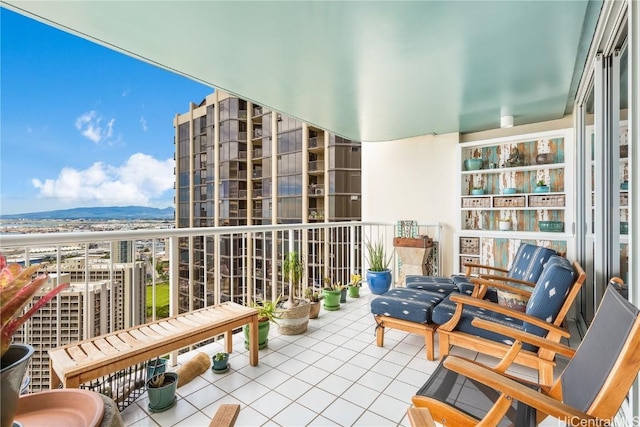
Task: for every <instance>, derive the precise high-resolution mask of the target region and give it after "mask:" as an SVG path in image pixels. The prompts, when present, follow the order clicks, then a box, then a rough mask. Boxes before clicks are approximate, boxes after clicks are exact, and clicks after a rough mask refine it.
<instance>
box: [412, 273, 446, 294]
mask: <svg viewBox="0 0 640 427" xmlns="http://www.w3.org/2000/svg"><path fill="white" fill-rule="evenodd" d="M405 284H406V286H407V288H409V289H420V290H423V291H430V292H436V293H439V294H441V295H442V297H443V298H444V297H445V296H447V295H449V294H450V293H451V292H454V291H457V290H458V287H457V286H456V285H455V284H454V283H453V282H452V281H451V279H449V278H447V277H438V276H420V275H408V276H407V277H405Z"/></svg>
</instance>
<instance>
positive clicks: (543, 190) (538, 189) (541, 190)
mask: <svg viewBox="0 0 640 427" xmlns="http://www.w3.org/2000/svg"><path fill="white" fill-rule="evenodd" d="M533 192H534V193H548V192H549V186H548V185H541V186H538V187H536V188H534V189H533Z"/></svg>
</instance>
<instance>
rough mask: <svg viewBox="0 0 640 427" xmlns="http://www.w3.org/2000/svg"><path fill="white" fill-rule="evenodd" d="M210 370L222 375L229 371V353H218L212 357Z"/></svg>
mask: <svg viewBox="0 0 640 427" xmlns="http://www.w3.org/2000/svg"><path fill="white" fill-rule="evenodd" d="M212 362H213V363H212V365H213V367H212V369H213V371H214V372H215V373H222V372H226V371H228V370H229V353H226V352H223V351H219V352H218V353H216V354H215V355H214V356H213V357H212Z"/></svg>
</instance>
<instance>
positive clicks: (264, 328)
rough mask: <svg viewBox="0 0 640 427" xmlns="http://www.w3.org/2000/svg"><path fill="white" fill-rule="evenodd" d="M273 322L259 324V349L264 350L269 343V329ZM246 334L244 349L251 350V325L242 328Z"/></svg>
mask: <svg viewBox="0 0 640 427" xmlns="http://www.w3.org/2000/svg"><path fill="white" fill-rule="evenodd" d="M270 323H271V322H258V349H260V350H262V349H263V348H266V347H267V344H268V343H269V329H270ZM242 331H243V332H244V348H246V349H247V350H249V325H244V326H243V327H242Z"/></svg>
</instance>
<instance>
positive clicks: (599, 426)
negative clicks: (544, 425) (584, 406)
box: [557, 417, 640, 427]
mask: <svg viewBox="0 0 640 427" xmlns="http://www.w3.org/2000/svg"><path fill="white" fill-rule="evenodd" d="M617 421H618V422H615V421H614V419H613V418H612V419H610V420H601V419H597V420H594V419H584V418H580V417H566V418H558V419H557V422H558V426H574V427H609V426H611V427H614V426H619V427H640V417H633V418H627V417H625V420H624V422H619V421H620V420H619V419H618V420H617Z"/></svg>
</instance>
